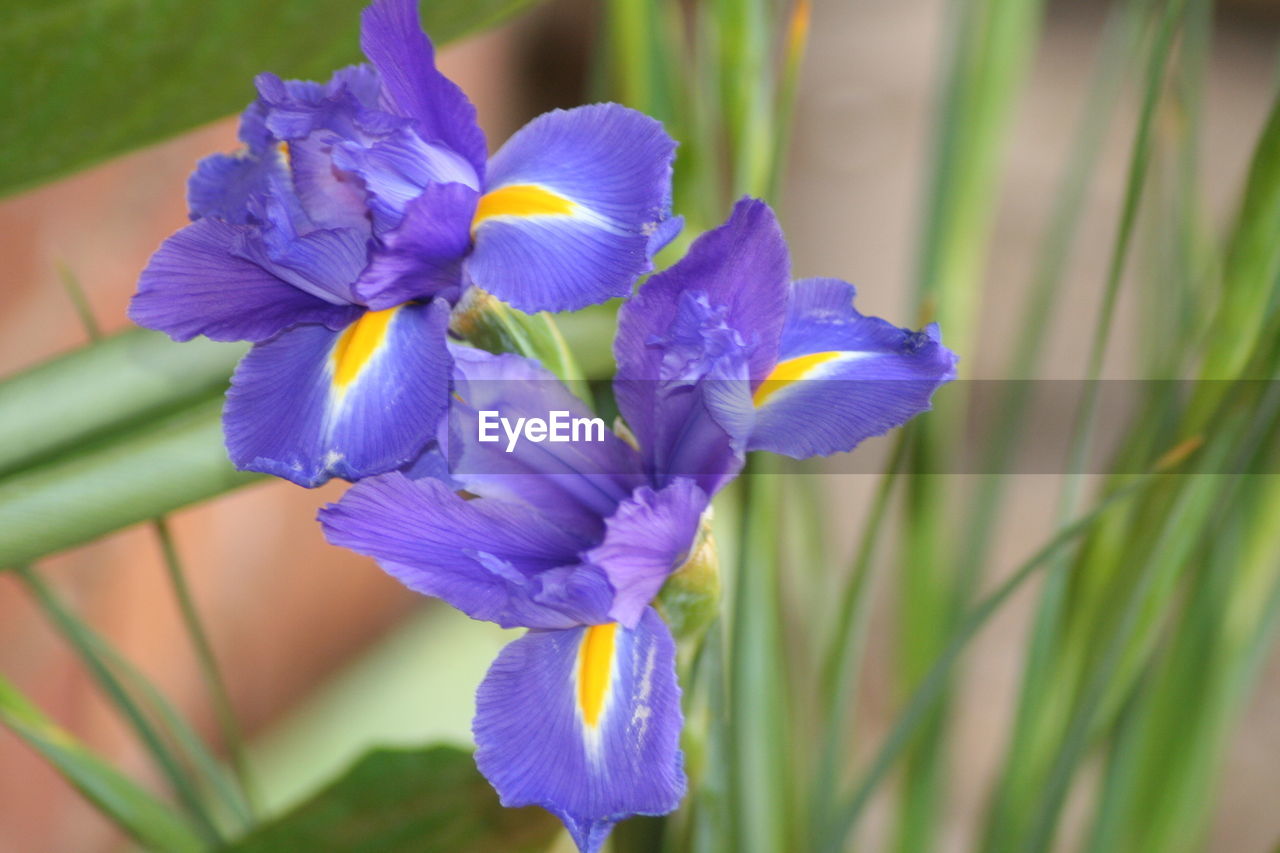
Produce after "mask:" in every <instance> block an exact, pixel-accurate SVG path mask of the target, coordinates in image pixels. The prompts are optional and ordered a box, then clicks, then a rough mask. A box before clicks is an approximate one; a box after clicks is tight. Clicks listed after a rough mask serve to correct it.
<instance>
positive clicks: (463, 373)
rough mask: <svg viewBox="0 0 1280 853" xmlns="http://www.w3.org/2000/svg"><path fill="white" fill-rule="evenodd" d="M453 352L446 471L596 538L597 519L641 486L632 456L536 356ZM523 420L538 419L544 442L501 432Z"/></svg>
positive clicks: (472, 487) (474, 488)
mask: <svg viewBox="0 0 1280 853" xmlns="http://www.w3.org/2000/svg"><path fill="white" fill-rule="evenodd" d="M453 353H454V365H455V367H454V376H455V383H454V388H455V392H454V398H453V401H452V403H451V405H450V412H449V429H448V432H447V435H446V436H444V440H443V444H444V448H443V449H444V453H445V454H446V457H447V459H448V461H449V470H450V472H451V475H452V477H453V478H454V479H455V480H456V481H457V482H459V483H460V484H462V486H463V487H464V488H465V489H466V490H467V491H469V492H471V493H473V494H477V495H482V496H484V497H495V498H501V499H503V500H511V501H521V502H524V503H526V504H528V505H529V506H533V507H537V508H538V509H539V510H540V511H541V512H543V513H544V514H545V515H547V516H548V517H550V518H552V519H555V520H556V522H557V523H559V524H562V525H564V526H565V527H566V528H567V529H570V530H573V531H574V532H575V533H577V534H578V535H580V536H582V537H583V538H584V539H586V540H590V541H596V540H598V538H599V536H600V535H601V534H602V533H603V532H604V526H603V519H605V518H607V517H608V516H610V515H612V514H613V512H614V511H615V510H616V508H617V506H618V504H619V502H621V501H623V500H625V499H626V498H627V497H628V496H629V495H630V494H631V492H632V491H633V490H634V489H635V488H636V487H637V486H639V485H640V484H641V483H642V482H643V478H642V476H641V472H640V464H639V458H638V456H637V454H636V452H635V451H634V450H632V449H631V447H629V446H628V445H627V444H626V443H625V442H623V441H622V440H621V439H619V438H618V437H617V436H615V435H614V434H613V433H612V431H610V430H608V429H607V428H606V426H605V424H604V422H603V421H602V420H599V419H597V418H593V413H592V412H591V411H590V410H589V409H587V407H586V406H585V405H583V403H582V402H581V401H580V400H579V399H578V398H577V397H575V396H574V395H573V394H572V393H571V392H570V391H569V390H568V389H567V388H566V387H565V386H564V384H563V383H561V382H560V380H559V379H557V378H556V377H555V376H554V375H553V374H552V373H551V372H550V371H548V370H546V369H545V368H544V367H542V366H541V365H540V364H538V363H537V362H534V361H531V360H529V359H526V358H522V357H520V356H517V355H512V354H502V355H493V354H490V353H486V352H483V351H481V350H476V349H471V348H468V347H454V348H453ZM500 418H505V419H506V426H505V427H504V426H503V425H502V423H501V421H500ZM533 418H537V419H540V420H542V421H543V422H544V423H545V424H546V426H547V435H546V440H545V441H542V442H534V441H531V440H529V439H527V438H514V437H513V436H512V435H511V434H510V432H511V431H520V432H522V424H523V423H524V422H526V421H528V420H529V419H533ZM482 419H483V420H482ZM553 421H554V423H553ZM482 423H483V425H484V431H483V436H484V437H485V439H486V440H484V441H482V440H481V436H482V432H481V427H482ZM555 424H560V425H561V426H560V427H557V426H555ZM575 424H576V425H575ZM557 437H558V438H567V439H568V440H557ZM488 439H492V440H488Z"/></svg>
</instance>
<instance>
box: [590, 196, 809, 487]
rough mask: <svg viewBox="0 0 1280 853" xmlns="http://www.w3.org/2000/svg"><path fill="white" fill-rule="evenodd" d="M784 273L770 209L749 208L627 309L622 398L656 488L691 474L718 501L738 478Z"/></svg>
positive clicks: (781, 314) (775, 336) (621, 329)
mask: <svg viewBox="0 0 1280 853" xmlns="http://www.w3.org/2000/svg"><path fill="white" fill-rule="evenodd" d="M788 267H789V260H788V255H787V247H786V243H785V241H784V240H783V237H782V232H781V230H780V229H779V228H778V224H777V221H776V220H775V219H774V216H773V212H772V211H771V210H769V208H768V206H767V205H765V204H764V203H763V202H758V201H751V200H744V201H741V202H739V203H738V204H737V205H735V207H734V210H733V213H732V215H731V216H730V217H729V219H728V221H727V222H726V223H725V224H724V225H722V226H720V227H719V228H716V229H713V230H712V231H709V232H707V233H706V234H704V235H702V236H701V237H699V238H698V239H697V240H695V241H694V243H693V245H692V246H691V247H690V249H689V252H688V254H686V255H685V257H684V258H683V259H682V260H680V261H679V262H678V263H676V264H675V265H674V266H672V267H671V268H670V269H667V270H665V271H663V272H661V273H658V274H657V275H655V276H653V277H652V278H650V279H649V280H648V281H647V282H645V284H644V286H643V287H641V288H640V290H639V292H638V293H637V294H636V295H635V296H634V297H633V298H632V299H630V300H629V301H628V302H627V303H626V304H624V305H623V306H622V309H621V311H620V312H619V315H618V336H617V339H616V341H615V344H614V354H615V356H616V357H617V361H618V373H617V377H616V378H615V380H614V393H615V396H616V398H617V400H618V407H619V410H620V411H621V412H622V415H623V417H624V418H625V419H626V421H627V423H628V425H629V426H630V427H631V429H632V431H633V432H634V433H635V435H636V438H637V439H638V440H639V442H640V447H641V449H642V451H643V453H644V454H645V457H646V460H647V462H648V465H649V469H650V474H651V476H653V478H654V480H655V482H657V483H658V484H659V485H661V484H664V483H665V482H666V480H667V479H669V478H670V477H674V476H692V477H694V478H695V479H696V481H697V483H698V485H699V487H700V488H702V489H703V491H705V492H707V493H708V494H713V493H714V492H715V491H716V489H718V488H719V487H720V486H722V485H723V484H724V483H725V482H726V481H727V480H728V479H729V478H730V477H732V476H733V475H734V474H736V473H737V470H738V469H739V467H740V466H741V463H742V454H743V453H744V452H745V445H746V439H747V436H748V434H749V432H750V429H751V423H752V421H753V419H754V414H753V412H752V409H751V400H750V387H749V378H750V376H752V375H755V373H757V372H767V371H768V369H769V368H770V367H772V364H773V361H774V359H775V358H776V355H777V349H778V342H779V340H780V338H781V335H782V325H783V322H784V318H785V314H786V305H787V298H788V290H789V282H788V279H787V276H788V274H789V273H788Z"/></svg>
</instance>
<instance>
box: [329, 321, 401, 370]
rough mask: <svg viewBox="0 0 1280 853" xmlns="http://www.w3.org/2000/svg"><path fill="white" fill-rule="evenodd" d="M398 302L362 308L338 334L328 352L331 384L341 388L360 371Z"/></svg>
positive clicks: (383, 334) (380, 339) (383, 335)
mask: <svg viewBox="0 0 1280 853" xmlns="http://www.w3.org/2000/svg"><path fill="white" fill-rule="evenodd" d="M399 310H400V306H398V305H397V306H396V307H394V308H385V309H383V310H382V311H366V312H365V313H364V314H362V315H361V316H360V319H359V320H356V321H355V322H354V323H352V324H351V325H350V326H348V327H347V328H346V329H345V330H344V331H343V333H342V336H341V337H339V338H338V343H337V344H335V345H334V347H333V353H332V355H331V356H330V357H331V358H332V359H333V384H334V385H335V386H337V387H338V388H339V389H345V388H346V387H347V386H348V385H350V384H351V383H352V382H355V381H356V378H357V377H358V376H359V375H360V371H362V370H364V367H365V365H367V364H368V363H369V360H370V359H372V358H373V355H374V353H376V352H377V351H378V347H380V346H382V342H383V341H385V340H386V338H387V330H388V329H390V328H391V320H392V318H393V317H395V315H396V312H397V311H399Z"/></svg>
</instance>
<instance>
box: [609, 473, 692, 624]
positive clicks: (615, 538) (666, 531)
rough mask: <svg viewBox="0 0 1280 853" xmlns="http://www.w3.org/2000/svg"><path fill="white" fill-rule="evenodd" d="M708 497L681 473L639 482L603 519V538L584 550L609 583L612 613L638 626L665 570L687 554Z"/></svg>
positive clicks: (667, 573) (665, 572)
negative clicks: (659, 485) (655, 484)
mask: <svg viewBox="0 0 1280 853" xmlns="http://www.w3.org/2000/svg"><path fill="white" fill-rule="evenodd" d="M707 503H708V499H707V494H706V492H704V491H702V490H701V489H699V488H698V487H697V486H696V485H694V482H693V480H691V479H688V478H685V477H680V478H677V479H676V480H673V481H672V483H671V485H669V486H667V487H666V488H665V489H662V490H660V491H654V490H653V489H651V488H649V487H648V486H644V487H642V488H639V489H637V490H636V493H635V494H634V495H632V496H631V497H630V498H628V499H627V500H625V501H623V502H622V504H621V505H619V507H618V511H617V512H615V513H614V514H613V516H612V517H610V518H609V519H608V520H607V521H606V522H605V524H606V528H607V529H606V531H605V535H604V541H603V542H602V543H600V544H599V545H598V546H596V547H595V548H592V549H591V550H590V551H588V552H587V553H586V555H585V557H586V560H587V562H589V563H591V564H592V565H594V566H599V567H600V568H601V569H602V570H603V571H604V574H605V577H607V578H608V579H609V583H610V584H612V585H613V589H614V599H613V607H612V608H611V609H610V610H609V617H610V618H611V619H616V620H618V621H619V622H621V623H622V624H623V625H625V626H626V627H628V628H634V627H635V626H636V624H637V623H638V622H639V621H640V618H641V616H642V615H643V614H644V612H645V609H646V608H647V607H648V606H649V602H651V601H653V599H654V598H655V597H656V596H657V595H658V590H660V589H661V588H662V583H663V581H665V580H666V579H667V575H669V574H671V573H672V572H673V571H675V570H676V569H678V568H679V567H680V566H681V564H683V563H684V561H685V559H686V558H687V557H688V556H689V551H690V549H691V548H692V547H693V543H694V540H695V539H696V537H697V534H698V523H699V521H700V519H701V518H702V513H703V512H704V511H705V510H706V508H707Z"/></svg>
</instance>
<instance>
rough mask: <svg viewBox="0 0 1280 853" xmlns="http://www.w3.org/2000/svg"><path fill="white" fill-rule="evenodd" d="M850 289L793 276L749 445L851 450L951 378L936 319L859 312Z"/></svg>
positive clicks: (913, 411)
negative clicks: (921, 325)
mask: <svg viewBox="0 0 1280 853" xmlns="http://www.w3.org/2000/svg"><path fill="white" fill-rule="evenodd" d="M854 295H855V291H854V288H853V285H851V284H848V283H846V282H843V281H837V280H834V279H806V280H803V281H798V282H796V284H795V295H794V299H793V301H792V305H791V308H790V312H789V314H788V316H787V324H786V327H785V328H784V330H783V334H782V342H781V353H780V355H781V358H780V361H779V363H778V364H777V365H776V366H775V367H774V368H773V369H772V370H771V372H770V373H769V374H768V375H767V376H766V377H765V378H764V379H763V381H761V382H759V383H758V384H757V386H756V389H755V394H754V402H755V405H756V421H755V426H754V428H753V430H752V433H751V440H750V443H749V445H748V446H749V448H750V449H752V450H769V451H772V452H774V453H781V454H784V455H787V456H792V457H795V458H798V459H803V458H806V457H809V456H814V455H820V454H823V455H825V454H830V453H837V452H841V451H847V450H852V449H853V448H854V447H855V446H856V445H857V444H858V443H859V442H861V441H863V440H864V439H867V438H870V437H871V436H874V435H880V434H882V433H885V432H887V431H888V430H890V429H892V428H893V427H896V426H899V425H901V424H903V423H905V422H906V421H908V420H910V419H911V418H913V417H915V416H916V415H917V414H919V413H920V412H923V411H925V410H927V409H928V408H929V398H930V397H931V396H932V395H933V392H934V391H935V390H937V388H938V387H939V386H940V385H942V384H943V383H945V382H948V381H950V380H951V379H953V378H954V377H955V364H956V356H955V354H954V353H953V352H951V351H950V350H948V349H947V348H946V347H944V346H943V345H942V342H941V340H940V338H939V334H938V329H937V326H929V327H928V328H926V329H925V330H923V331H920V332H913V331H911V330H910V329H900V328H898V327H897V326H894V325H893V324H891V323H889V322H886V321H885V320H881V319H880V318H878V317H865V316H863V315H862V314H859V313H858V311H857V310H856V309H855V308H854V307H853V299H854Z"/></svg>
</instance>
